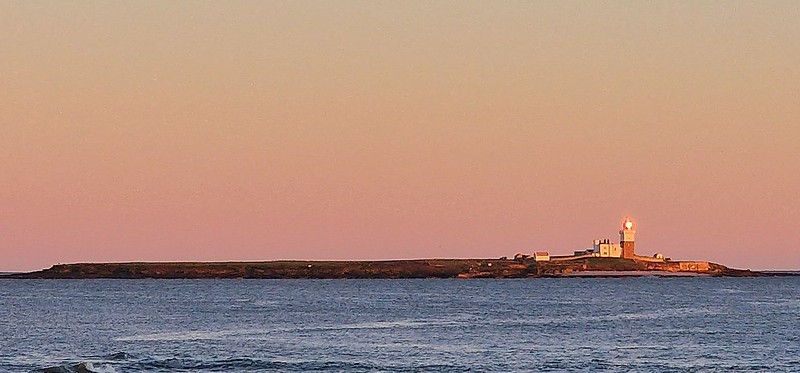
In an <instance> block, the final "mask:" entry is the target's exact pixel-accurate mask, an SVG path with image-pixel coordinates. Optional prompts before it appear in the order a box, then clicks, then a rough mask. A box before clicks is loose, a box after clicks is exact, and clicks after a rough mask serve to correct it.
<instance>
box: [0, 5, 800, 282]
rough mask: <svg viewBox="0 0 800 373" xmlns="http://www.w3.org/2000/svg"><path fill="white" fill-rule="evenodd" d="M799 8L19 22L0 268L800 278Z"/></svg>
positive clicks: (134, 10)
mask: <svg viewBox="0 0 800 373" xmlns="http://www.w3.org/2000/svg"><path fill="white" fill-rule="evenodd" d="M798 19H800V2H797V1H794V0H789V1H655V2H643V1H602V2H601V1H533V2H526V1H486V0H480V1H469V0H463V1H400V2H398V1H372V0H370V1H367V0H365V1H350V0H342V1H334V2H331V1H236V0H232V1H225V2H219V1H146V0H145V1H22V0H20V1H2V2H0V270H7V271H22V270H34V269H40V268H47V267H49V266H51V265H53V264H56V263H72V262H106V261H114V262H116V261H175V260H181V261H183V260H187V261H213V260H274V259H320V260H323V259H325V260H328V259H334V260H355V259H403V258H470V257H482V258H495V257H500V256H512V255H514V254H515V253H517V252H523V253H528V252H532V251H549V252H551V253H552V254H559V253H563V254H567V253H571V252H572V251H574V250H580V249H584V248H586V247H590V246H591V241H592V240H593V239H600V238H611V239H612V240H613V241H617V240H618V239H619V235H618V230H619V228H620V225H621V223H622V220H623V219H624V218H625V217H626V216H630V217H632V218H633V219H634V220H635V221H636V222H637V225H638V232H637V253H638V254H642V255H652V254H654V253H656V252H661V253H664V254H665V255H666V256H668V257H671V258H673V259H676V260H677V259H687V260H689V259H696V260H710V261H714V262H719V263H722V264H726V265H729V266H734V267H740V268H752V269H797V268H800V193H799V192H798V191H799V190H800V172H799V171H800V22H798V21H797V20H798Z"/></svg>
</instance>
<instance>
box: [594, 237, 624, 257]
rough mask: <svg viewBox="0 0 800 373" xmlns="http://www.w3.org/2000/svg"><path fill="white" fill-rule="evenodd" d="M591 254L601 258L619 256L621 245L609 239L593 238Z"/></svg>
mask: <svg viewBox="0 0 800 373" xmlns="http://www.w3.org/2000/svg"><path fill="white" fill-rule="evenodd" d="M593 243H594V245H593V247H592V250H591V252H592V254H594V255H595V256H599V257H601V258H621V257H622V247H621V246H620V245H619V244H615V243H611V241H610V240H608V239H605V240H594V242H593Z"/></svg>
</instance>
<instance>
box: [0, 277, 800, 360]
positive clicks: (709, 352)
mask: <svg viewBox="0 0 800 373" xmlns="http://www.w3.org/2000/svg"><path fill="white" fill-rule="evenodd" d="M0 337H2V338H0V372H145V371H146V372H197V371H209V372H239V371H240V372H337V371H340V372H373V371H385V372H514V371H519V372H528V371H623V372H624V371H631V372H643V371H647V372H685V371H691V372H718V371H731V372H742V371H765V372H766V371H768V372H775V371H797V372H800V277H784V278H621V279H613V278H608V279H580V278H575V279H531V280H486V279H484V280H8V279H6V280H0Z"/></svg>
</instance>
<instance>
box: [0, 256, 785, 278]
mask: <svg viewBox="0 0 800 373" xmlns="http://www.w3.org/2000/svg"><path fill="white" fill-rule="evenodd" d="M681 263H685V262H664V263H652V262H645V261H637V260H631V259H620V258H581V259H575V260H569V261H556V262H552V261H551V262H536V261H534V260H530V259H524V260H515V259H503V258H500V259H419V260H385V261H267V262H160V263H159V262H148V263H145V262H141V263H77V264H59V265H55V266H53V267H51V268H48V269H45V270H42V271H36V272H29V273H15V274H10V275H6V276H3V277H4V278H16V279H98V278H113V279H145V278H161V279H231V278H242V279H401V278H541V277H629V276H735V277H756V276H772V275H774V274H768V273H762V272H756V271H750V270H739V269H732V268H728V267H725V266H723V265H720V264H716V263H708V267H707V268H706V267H703V268H696V267H695V268H694V269H692V270H688V269H687V268H686V266H685V265H683V266H682V265H681Z"/></svg>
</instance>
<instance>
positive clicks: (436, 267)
mask: <svg viewBox="0 0 800 373" xmlns="http://www.w3.org/2000/svg"><path fill="white" fill-rule="evenodd" d="M635 227H636V225H635V223H634V222H633V220H631V219H630V218H625V220H624V221H623V224H622V229H621V230H620V231H619V234H620V243H619V244H617V243H611V241H610V240H608V239H604V240H594V241H593V244H592V247H591V248H588V249H585V250H577V251H573V253H572V254H569V255H552V256H551V255H550V253H549V252H546V251H537V252H534V253H533V254H530V255H526V254H522V253H518V254H516V255H514V256H513V257H512V258H511V259H509V258H508V257H501V258H498V259H416V260H378V261H302V260H285V261H263V262H135V263H77V264H58V265H54V266H52V267H51V268H48V269H45V270H41V271H36V272H29V273H15V274H10V275H5V276H2V277H3V278H16V279H98V278H113V279H144V278H161V279H216V278H219V279H228V278H242V279H401V278H543V277H641V276H659V277H676V276H716V277H723V276H726V277H762V276H782V275H786V276H789V275H796V273H788V272H787V273H774V272H772V273H769V272H757V271H751V270H749V269H733V268H728V267H726V266H724V265H721V264H717V263H712V262H707V261H673V260H671V259H670V258H667V257H665V256H664V255H663V254H661V253H656V254H654V255H652V256H642V255H638V254H636V251H635V234H636V230H635Z"/></svg>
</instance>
